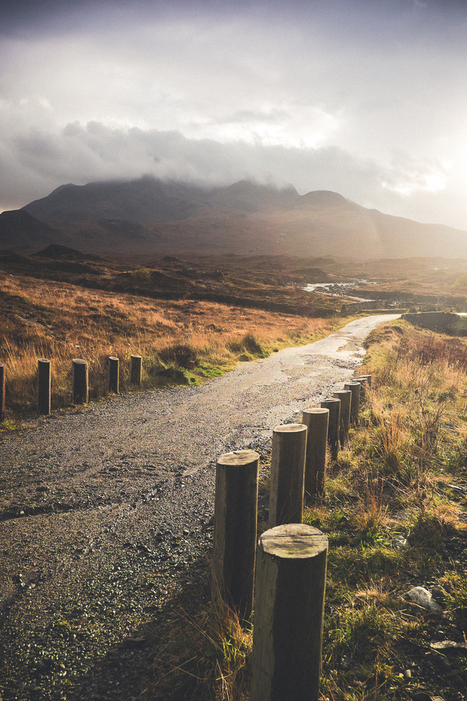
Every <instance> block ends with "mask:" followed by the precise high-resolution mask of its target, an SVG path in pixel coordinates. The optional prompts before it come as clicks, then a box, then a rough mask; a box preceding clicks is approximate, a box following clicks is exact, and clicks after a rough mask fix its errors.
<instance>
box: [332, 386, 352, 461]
mask: <svg viewBox="0 0 467 701" xmlns="http://www.w3.org/2000/svg"><path fill="white" fill-rule="evenodd" d="M333 397H337V399H340V402H341V416H340V423H339V443H340V444H341V448H344V447H345V446H346V445H347V444H348V442H349V429H350V407H351V402H352V392H351V391H350V390H349V389H340V390H338V391H337V392H334V394H333Z"/></svg>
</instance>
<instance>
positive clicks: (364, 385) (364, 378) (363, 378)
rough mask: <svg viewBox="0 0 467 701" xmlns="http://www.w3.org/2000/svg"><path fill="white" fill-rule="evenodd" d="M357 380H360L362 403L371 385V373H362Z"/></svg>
mask: <svg viewBox="0 0 467 701" xmlns="http://www.w3.org/2000/svg"><path fill="white" fill-rule="evenodd" d="M355 382H359V383H360V385H361V387H360V404H361V403H363V402H365V401H366V398H367V390H368V389H369V388H370V387H371V375H360V377H356V378H355Z"/></svg>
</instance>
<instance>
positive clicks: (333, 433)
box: [321, 397, 341, 460]
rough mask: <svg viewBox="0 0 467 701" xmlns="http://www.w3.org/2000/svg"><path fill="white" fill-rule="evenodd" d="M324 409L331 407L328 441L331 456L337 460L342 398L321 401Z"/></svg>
mask: <svg viewBox="0 0 467 701" xmlns="http://www.w3.org/2000/svg"><path fill="white" fill-rule="evenodd" d="M321 406H322V407H323V409H329V429H328V443H329V446H330V448H331V457H332V459H333V460H337V453H338V450H339V425H340V420H341V419H340V417H341V403H340V399H336V398H335V397H334V398H332V399H325V400H324V402H321Z"/></svg>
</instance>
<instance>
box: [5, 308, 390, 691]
mask: <svg viewBox="0 0 467 701" xmlns="http://www.w3.org/2000/svg"><path fill="white" fill-rule="evenodd" d="M391 318H397V317H396V315H394V316H388V315H384V316H381V317H376V316H375V317H366V318H365V319H361V320H358V321H357V322H352V324H348V325H347V326H346V327H345V328H344V329H342V330H341V331H340V332H338V333H337V334H333V335H332V336H330V337H328V338H327V339H323V340H322V341H318V342H317V343H315V344H310V345H308V346H302V347H298V348H291V349H285V350H284V351H281V352H279V353H276V354H273V355H272V356H271V357H269V358H267V359H264V360H260V361H255V362H252V363H243V364H241V365H240V366H239V367H238V368H237V369H236V370H234V371H232V372H231V373H229V374H227V375H225V376H224V377H221V378H217V379H215V380H212V381H210V382H208V383H207V384H205V385H203V386H202V387H189V388H176V389H173V390H168V391H164V392H141V393H134V394H127V395H122V396H120V397H116V398H115V399H112V400H109V401H105V402H101V403H98V404H95V405H91V406H90V407H88V408H86V409H84V410H82V411H79V412H76V413H70V414H68V415H65V416H61V417H58V418H57V417H51V418H42V419H39V420H38V421H37V426H36V427H35V428H34V429H32V430H26V431H24V432H22V433H21V434H19V435H11V436H8V437H5V438H3V440H1V441H0V557H1V564H0V592H1V593H0V596H1V598H0V611H1V618H0V698H1V701H13V700H15V701H17V700H18V699H21V700H22V701H29V700H30V699H31V700H33V699H41V700H42V699H51V700H52V701H55V699H57V700H58V699H60V700H63V699H68V700H73V699H86V701H89V700H92V699H96V700H97V699H114V700H115V701H117V700H121V701H130V700H131V699H132V698H133V699H136V698H140V694H139V680H140V677H141V676H142V675H143V674H144V673H146V672H147V668H148V659H147V657H148V653H149V648H145V647H144V639H143V640H142V642H141V639H140V638H139V637H138V631H139V630H140V628H141V625H142V624H143V623H144V622H145V621H150V622H151V625H152V626H153V627H157V625H158V622H162V621H163V620H165V619H166V618H167V615H168V613H167V606H168V602H169V600H170V597H171V595H172V594H176V593H177V592H180V591H181V590H187V591H190V587H192V591H194V590H196V591H198V590H200V591H205V592H207V589H206V581H207V576H206V575H207V558H208V556H209V554H210V548H211V538H212V513H213V499H214V474H215V469H214V468H215V461H216V458H217V457H218V455H220V454H221V453H224V452H227V451H230V450H237V449H241V448H247V447H251V448H254V449H256V450H259V452H260V453H261V454H263V455H267V454H268V452H269V450H270V443H271V434H272V428H273V427H274V426H276V425H277V424H279V423H283V422H288V421H296V420H299V419H300V415H301V412H302V410H303V409H304V408H306V407H307V406H312V405H316V404H317V403H319V402H320V401H321V400H322V399H325V398H326V397H328V396H329V395H330V394H331V393H332V392H333V391H334V390H335V389H340V388H341V387H342V383H343V382H346V381H348V380H349V379H350V378H351V377H352V376H353V374H354V372H355V370H356V368H357V367H358V366H359V364H360V363H361V360H362V357H363V355H364V351H363V349H362V347H361V343H362V341H363V340H364V338H365V337H366V335H367V334H368V333H369V331H370V330H371V329H372V328H374V326H376V325H377V324H378V323H380V322H381V321H386V320H389V319H391ZM135 635H136V640H139V641H140V642H139V643H138V645H137V646H136V647H135V645H134V644H133V643H134V641H135ZM131 641H133V642H131ZM140 643H141V645H142V648H141V649H140V648H139V645H140ZM116 669H118V672H117V671H116ZM141 698H144V696H142V697H141Z"/></svg>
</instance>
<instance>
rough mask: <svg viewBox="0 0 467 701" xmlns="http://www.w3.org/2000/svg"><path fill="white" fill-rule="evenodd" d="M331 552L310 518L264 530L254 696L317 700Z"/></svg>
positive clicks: (254, 700)
mask: <svg viewBox="0 0 467 701" xmlns="http://www.w3.org/2000/svg"><path fill="white" fill-rule="evenodd" d="M327 552H328V539H327V538H326V536H325V535H323V533H321V531H319V530H318V529H317V528H313V527H312V526H307V525H305V524H288V525H282V526H277V527H276V528H271V529H270V530H268V531H266V532H265V533H263V534H262V535H261V536H260V538H259V541H258V551H257V563H256V594H255V628H254V633H253V653H252V681H251V691H250V701H318V696H319V681H320V675H321V652H322V644H323V617H324V592H325V586H326V566H327Z"/></svg>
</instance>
